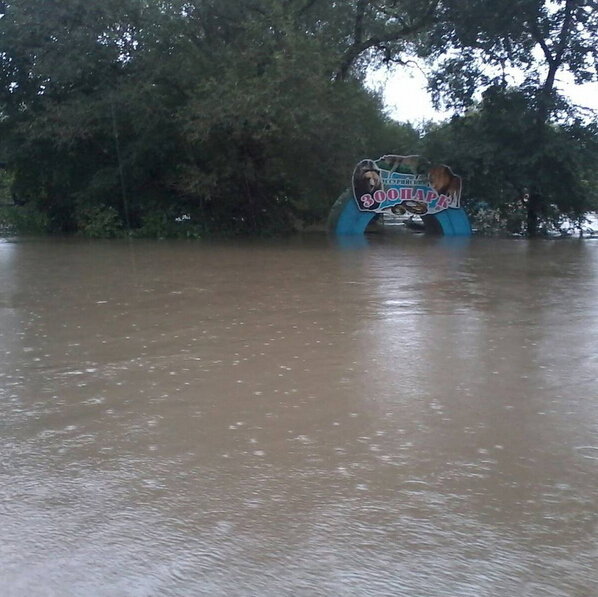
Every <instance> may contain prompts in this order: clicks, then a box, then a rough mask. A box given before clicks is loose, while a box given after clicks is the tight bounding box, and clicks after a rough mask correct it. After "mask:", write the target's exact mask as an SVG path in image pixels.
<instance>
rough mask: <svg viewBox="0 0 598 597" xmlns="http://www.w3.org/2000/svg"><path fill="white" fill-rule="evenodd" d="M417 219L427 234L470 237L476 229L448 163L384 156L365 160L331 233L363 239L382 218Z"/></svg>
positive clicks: (335, 209) (337, 207) (339, 204)
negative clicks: (406, 216)
mask: <svg viewBox="0 0 598 597" xmlns="http://www.w3.org/2000/svg"><path fill="white" fill-rule="evenodd" d="M386 211H390V212H392V213H394V214H399V215H400V214H407V213H408V214H412V215H418V216H420V217H421V218H422V221H423V223H424V226H425V230H426V232H433V233H436V234H444V235H446V236H470V235H471V224H470V223H469V218H468V217H467V214H466V213H465V211H464V210H463V208H462V207H461V178H460V177H459V176H457V175H456V174H454V173H453V171H452V170H451V169H450V168H449V167H448V166H446V165H444V164H431V163H430V162H428V161H427V160H425V159H424V158H422V157H421V156H417V155H408V156H400V155H385V156H382V157H381V158H379V159H378V160H369V159H366V160H361V162H359V164H357V166H356V167H355V170H354V171H353V181H352V185H351V188H350V189H348V190H347V191H345V192H344V193H343V194H342V195H341V196H340V197H339V198H338V199H337V201H336V203H335V204H334V205H333V206H332V210H331V211H330V215H329V218H328V227H329V229H330V230H331V231H332V232H334V233H336V234H341V235H344V234H363V233H364V232H365V229H366V227H367V226H368V224H369V223H370V222H371V221H372V219H373V218H374V217H376V215H378V214H383V213H384V212H386Z"/></svg>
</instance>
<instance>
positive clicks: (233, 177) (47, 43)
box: [0, 0, 417, 233]
mask: <svg viewBox="0 0 598 597" xmlns="http://www.w3.org/2000/svg"><path fill="white" fill-rule="evenodd" d="M389 4H392V3H389ZM395 4H396V3H395ZM353 11H354V6H353V3H352V2H348V1H344V2H338V3H334V5H329V4H327V3H321V2H313V1H310V0H305V1H304V2H300V1H299V0H297V1H290V0H218V1H216V0H195V1H183V0H170V1H164V0H160V1H158V0H122V1H121V0H118V1H117V0H108V1H106V2H99V1H91V0H15V1H14V2H12V3H10V5H9V6H8V7H7V13H6V16H5V17H4V18H3V19H2V21H1V26H0V44H1V47H2V48H3V52H2V54H1V55H0V110H1V111H2V113H3V114H5V115H6V118H5V119H4V121H3V122H2V123H0V126H2V127H3V131H4V135H5V138H8V139H10V143H11V146H12V150H11V151H10V153H11V154H12V155H11V160H10V161H11V169H12V170H13V172H14V177H15V178H14V180H15V183H14V186H15V191H16V192H17V193H18V194H19V196H21V197H23V198H24V199H26V200H29V201H30V202H31V203H34V204H36V205H37V207H38V208H39V209H40V210H42V211H43V212H44V213H47V214H48V215H49V216H50V219H51V221H52V222H53V224H54V227H55V228H57V229H61V230H81V229H85V230H91V229H93V230H96V229H97V228H98V226H96V225H95V224H94V221H99V222H104V221H109V222H113V221H114V218H113V216H114V214H115V213H116V214H118V218H119V221H120V222H121V223H122V225H128V226H130V227H132V228H134V229H144V230H148V229H152V230H156V229H158V228H160V227H161V226H162V224H164V226H166V224H165V223H166V222H170V223H172V222H174V221H175V219H176V218H177V217H179V218H180V217H181V216H182V215H185V216H190V218H191V220H190V222H191V224H192V225H195V226H197V227H199V228H200V229H202V230H218V231H227V232H258V231H264V230H282V229H285V228H288V227H290V226H291V225H292V224H293V222H294V219H295V218H301V219H304V220H308V221H309V220H313V219H314V218H316V217H320V216H323V215H325V213H326V211H327V209H328V206H329V205H330V204H331V203H332V202H333V201H334V199H335V198H336V196H337V195H338V194H339V192H340V191H341V190H342V189H343V188H344V187H345V186H346V184H347V181H348V180H349V177H350V173H351V169H352V167H353V164H354V162H355V161H356V160H357V159H359V158H360V157H363V156H366V155H373V154H375V153H380V154H382V153H386V152H387V151H388V150H389V146H391V147H392V148H393V149H395V148H396V147H397V145H401V144H403V143H404V141H403V140H404V139H409V140H413V139H415V138H416V137H417V135H416V134H415V133H414V131H412V130H411V129H410V128H409V127H400V126H398V125H397V124H396V123H392V122H391V121H390V120H389V119H388V118H387V117H386V116H385V114H384V113H383V109H382V105H381V103H380V101H379V99H378V98H377V97H375V96H374V95H373V94H371V93H370V92H368V91H367V90H365V89H364V87H363V85H362V83H361V82H360V80H359V77H358V76H357V75H358V74H359V72H358V69H352V70H351V69H349V67H347V68H348V69H349V70H351V72H352V73H354V74H355V76H353V74H349V70H347V73H346V75H345V76H343V77H342V78H339V77H335V75H336V73H337V72H338V71H339V68H341V65H342V64H343V60H345V62H346V53H347V48H348V47H350V46H351V45H352V44H354V40H352V39H351V35H350V34H351V31H352V30H351V29H347V24H348V23H351V22H352V18H353ZM368 27H369V25H368ZM335 79H337V80H335ZM389 139H390V141H389ZM186 221H188V222H189V220H186ZM179 228H180V227H179ZM168 232H169V230H167V231H166V233H168Z"/></svg>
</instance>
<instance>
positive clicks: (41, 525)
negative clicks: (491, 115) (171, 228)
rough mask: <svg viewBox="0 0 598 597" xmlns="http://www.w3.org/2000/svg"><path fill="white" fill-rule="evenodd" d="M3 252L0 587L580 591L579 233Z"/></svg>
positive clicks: (419, 594)
mask: <svg viewBox="0 0 598 597" xmlns="http://www.w3.org/2000/svg"><path fill="white" fill-rule="evenodd" d="M353 240H354V242H351V240H350V239H349V240H346V241H345V242H344V243H343V244H336V243H334V242H333V241H331V240H329V239H326V238H325V237H320V236H312V237H303V238H294V239H285V240H277V241H268V242H266V241H251V242H250V241H244V242H207V241H194V242H145V241H135V242H131V243H129V242H126V241H122V242H121V241H106V242H103V241H89V242H88V241H83V240H68V239H66V240H65V239H50V240H35V239H33V240H26V239H25V240H21V241H10V240H5V241H2V242H0V280H1V284H0V594H1V595H2V597H46V596H52V597H96V596H97V597H128V596H134V597H154V596H155V597H162V596H165V597H168V596H177V597H178V596H185V597H186V596H189V597H196V596H204V595H205V596H210V597H220V596H222V597H245V596H247V597H249V596H251V597H254V596H255V597H285V596H289V597H310V596H316V597H319V596H335V597H344V596H354V597H368V596H375V597H379V596H388V597H396V596H405V597H439V596H445V597H453V596H454V597H486V596H492V597H494V596H497V597H502V596H505V597H596V596H597V595H598V387H597V378H598V241H583V240H581V241H580V240H563V241H537V242H529V241H525V240H485V239H473V240H469V239H442V238H430V237H423V236H409V235H401V234H397V235H389V236H381V235H376V236H373V237H369V238H368V239H367V240H366V239H365V238H361V237H360V238H358V239H353Z"/></svg>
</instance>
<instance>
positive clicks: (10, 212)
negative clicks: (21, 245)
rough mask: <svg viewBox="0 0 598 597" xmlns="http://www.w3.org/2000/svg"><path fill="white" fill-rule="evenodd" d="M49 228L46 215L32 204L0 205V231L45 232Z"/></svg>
mask: <svg viewBox="0 0 598 597" xmlns="http://www.w3.org/2000/svg"><path fill="white" fill-rule="evenodd" d="M49 230H50V225H49V221H48V216H47V215H46V214H45V213H44V212H42V211H40V210H39V209H37V208H36V207H35V206H34V205H26V206H23V207H21V206H16V205H1V206H0V232H3V233H10V234H46V233H48V232H49Z"/></svg>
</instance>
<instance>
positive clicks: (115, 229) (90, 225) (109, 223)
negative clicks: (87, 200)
mask: <svg viewBox="0 0 598 597" xmlns="http://www.w3.org/2000/svg"><path fill="white" fill-rule="evenodd" d="M77 230H78V231H79V232H80V233H81V234H82V235H83V236H89V237H90V238H115V237H117V236H122V234H123V226H122V222H121V219H120V217H119V214H118V212H117V211H116V210H115V209H114V208H113V207H102V206H100V205H94V206H92V207H86V208H83V209H81V210H79V211H78V212H77Z"/></svg>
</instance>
